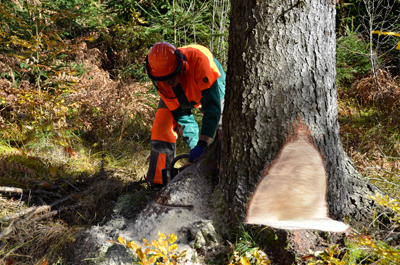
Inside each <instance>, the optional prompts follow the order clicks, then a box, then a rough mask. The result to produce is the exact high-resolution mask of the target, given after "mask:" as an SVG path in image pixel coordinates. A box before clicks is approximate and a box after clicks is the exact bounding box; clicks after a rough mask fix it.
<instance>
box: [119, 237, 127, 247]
mask: <svg viewBox="0 0 400 265" xmlns="http://www.w3.org/2000/svg"><path fill="white" fill-rule="evenodd" d="M118 242H119V243H121V244H123V245H126V240H125V239H123V238H122V237H120V236H119V237H118Z"/></svg>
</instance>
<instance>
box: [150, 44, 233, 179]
mask: <svg viewBox="0 0 400 265" xmlns="http://www.w3.org/2000/svg"><path fill="white" fill-rule="evenodd" d="M146 70H147V74H148V76H149V77H150V79H151V80H152V81H153V83H154V85H155V86H156V88H157V91H158V94H159V95H160V101H159V104H158V108H157V112H156V115H155V119H154V121H153V127H152V128H151V154H150V164H149V169H148V172H147V181H149V182H150V183H153V184H155V186H159V185H165V184H166V183H163V180H162V174H161V170H162V169H164V168H168V167H169V166H170V163H171V161H172V160H173V159H174V157H175V144H176V139H177V137H178V134H177V133H178V131H180V133H181V134H182V137H183V139H184V141H185V142H186V143H187V144H188V145H189V147H190V149H191V151H190V154H189V161H193V160H194V159H196V158H198V157H199V156H200V155H201V154H202V153H203V150H204V148H205V147H206V146H207V144H208V141H209V140H210V138H212V137H213V136H214V133H215V131H216V128H217V125H220V124H219V123H220V118H221V113H222V107H221V105H222V104H223V102H221V101H223V99H224V96H225V72H224V70H223V69H222V66H221V64H220V63H219V62H218V60H217V59H215V58H214V57H213V55H212V53H211V52H210V50H209V49H208V48H206V47H204V46H201V45H196V44H194V45H188V46H184V47H181V48H178V49H177V48H175V47H174V46H173V45H172V44H169V43H167V42H159V43H156V44H155V45H154V46H153V47H152V48H151V49H150V51H149V54H148V55H147V56H146ZM193 108H201V111H202V113H203V119H202V127H201V132H200V135H199V126H198V124H197V123H196V121H195V119H194V117H193V114H192V112H191V109H193Z"/></svg>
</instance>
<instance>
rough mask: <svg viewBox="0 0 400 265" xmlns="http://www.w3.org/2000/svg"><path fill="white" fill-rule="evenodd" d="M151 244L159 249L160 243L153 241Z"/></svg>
mask: <svg viewBox="0 0 400 265" xmlns="http://www.w3.org/2000/svg"><path fill="white" fill-rule="evenodd" d="M151 244H152V245H153V246H154V247H156V248H158V243H157V241H155V240H152V241H151Z"/></svg>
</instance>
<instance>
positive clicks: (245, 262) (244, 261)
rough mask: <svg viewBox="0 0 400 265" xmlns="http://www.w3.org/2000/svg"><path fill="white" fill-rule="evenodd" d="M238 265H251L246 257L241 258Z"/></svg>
mask: <svg viewBox="0 0 400 265" xmlns="http://www.w3.org/2000/svg"><path fill="white" fill-rule="evenodd" d="M240 264H242V265H251V264H250V261H249V260H248V259H247V258H246V257H241V258H240Z"/></svg>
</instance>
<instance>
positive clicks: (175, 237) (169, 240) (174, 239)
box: [168, 234, 177, 244]
mask: <svg viewBox="0 0 400 265" xmlns="http://www.w3.org/2000/svg"><path fill="white" fill-rule="evenodd" d="M176 239H177V236H176V235H175V234H170V235H169V239H168V243H170V244H172V243H174V242H175V241H176Z"/></svg>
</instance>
